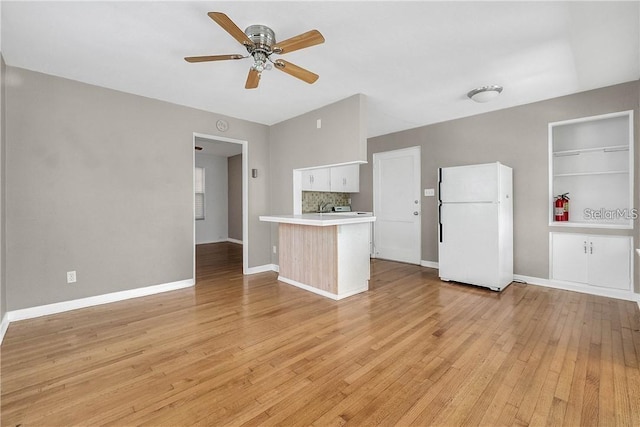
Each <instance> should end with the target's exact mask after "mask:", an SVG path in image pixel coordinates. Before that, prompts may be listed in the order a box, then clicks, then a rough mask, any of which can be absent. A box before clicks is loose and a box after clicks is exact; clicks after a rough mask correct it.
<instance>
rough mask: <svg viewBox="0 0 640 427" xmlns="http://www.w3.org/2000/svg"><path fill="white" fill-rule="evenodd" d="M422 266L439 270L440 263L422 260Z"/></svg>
mask: <svg viewBox="0 0 640 427" xmlns="http://www.w3.org/2000/svg"><path fill="white" fill-rule="evenodd" d="M420 265H421V266H422V267H428V268H435V269H436V270H437V269H438V263H437V262H435V261H425V260H422V261H420Z"/></svg>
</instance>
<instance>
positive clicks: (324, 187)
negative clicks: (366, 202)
mask: <svg viewBox="0 0 640 427" xmlns="http://www.w3.org/2000/svg"><path fill="white" fill-rule="evenodd" d="M301 172H302V191H330V192H333V193H357V192H359V191H360V165H359V164H355V165H344V166H333V167H327V168H315V169H303V170H302V171H301Z"/></svg>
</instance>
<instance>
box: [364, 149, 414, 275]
mask: <svg viewBox="0 0 640 427" xmlns="http://www.w3.org/2000/svg"><path fill="white" fill-rule="evenodd" d="M373 213H374V215H375V216H376V222H375V223H374V226H373V230H374V249H375V250H374V254H375V256H376V258H384V259H389V260H393V261H402V262H409V263H412V264H420V257H421V243H422V238H421V234H422V233H421V230H422V229H421V219H420V217H421V216H422V215H421V211H420V147H411V148H405V149H402V150H394V151H387V152H383V153H375V154H374V155H373Z"/></svg>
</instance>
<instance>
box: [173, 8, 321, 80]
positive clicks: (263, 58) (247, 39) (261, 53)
mask: <svg viewBox="0 0 640 427" xmlns="http://www.w3.org/2000/svg"><path fill="white" fill-rule="evenodd" d="M208 15H209V17H210V18H211V19H213V20H214V21H215V22H216V23H217V24H218V25H220V26H221V27H222V28H223V29H224V30H225V31H226V32H227V33H229V34H230V35H231V36H232V37H233V38H235V39H236V40H237V41H238V42H240V43H241V44H242V45H243V46H244V47H245V48H246V49H247V52H248V53H249V55H247V56H242V55H237V54H235V55H209V56H188V57H186V58H184V59H185V61H187V62H191V63H194V62H208V61H225V60H235V59H244V58H248V57H249V56H251V58H252V59H253V65H251V68H250V69H249V75H248V76H247V81H246V83H245V88H246V89H255V88H257V87H258V84H259V82H260V76H261V73H262V72H263V71H264V70H270V69H271V68H272V67H271V64H274V65H275V66H276V68H277V69H278V70H281V71H284V72H285V73H287V74H289V75H290V76H293V77H296V78H298V79H300V80H302V81H304V82H307V83H310V84H311V83H314V82H315V81H316V80H318V77H319V76H318V75H317V74H315V73H312V72H311V71H309V70H305V69H304V68H302V67H299V66H297V65H294V64H292V63H290V62H287V61H284V60H282V59H277V60H275V61H274V60H272V59H271V55H272V54H278V55H283V54H285V53H289V52H293V51H296V50H299V49H304V48H306V47H311V46H315V45H317V44H321V43H324V37H323V36H322V34H320V32H319V31H318V30H311V31H307V32H306V33H303V34H299V35H297V36H295V37H292V38H290V39H287V40H284V41H282V42H279V43H278V42H276V34H275V32H274V31H273V30H272V29H271V28H269V27H267V26H266V25H260V24H256V25H250V26H249V27H247V29H246V30H244V31H242V30H241V29H240V28H239V27H238V26H237V25H236V24H235V23H234V22H233V21H232V20H231V19H230V18H229V17H228V16H227V15H225V14H224V13H222V12H209V13H208Z"/></svg>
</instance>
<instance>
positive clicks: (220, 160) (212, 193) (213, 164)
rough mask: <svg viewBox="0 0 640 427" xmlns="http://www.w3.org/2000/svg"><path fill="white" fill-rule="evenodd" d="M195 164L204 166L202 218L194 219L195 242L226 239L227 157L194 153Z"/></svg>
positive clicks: (227, 227)
mask: <svg viewBox="0 0 640 427" xmlns="http://www.w3.org/2000/svg"><path fill="white" fill-rule="evenodd" d="M196 166H198V167H202V168H204V174H205V177H204V191H205V196H204V204H205V206H204V220H197V221H196V244H202V243H213V242H221V241H226V240H227V237H229V231H228V230H229V225H228V219H227V216H228V214H229V210H228V206H227V205H228V195H227V192H228V190H229V187H228V185H227V179H228V173H227V158H226V157H224V156H214V155H211V154H202V153H196Z"/></svg>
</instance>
